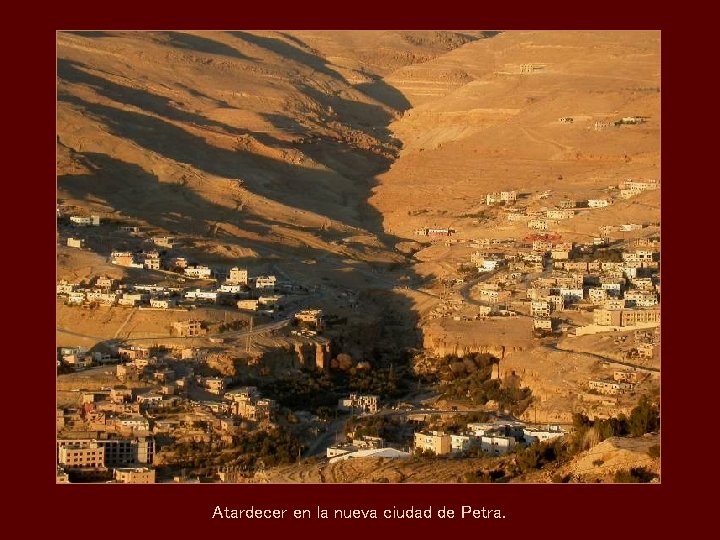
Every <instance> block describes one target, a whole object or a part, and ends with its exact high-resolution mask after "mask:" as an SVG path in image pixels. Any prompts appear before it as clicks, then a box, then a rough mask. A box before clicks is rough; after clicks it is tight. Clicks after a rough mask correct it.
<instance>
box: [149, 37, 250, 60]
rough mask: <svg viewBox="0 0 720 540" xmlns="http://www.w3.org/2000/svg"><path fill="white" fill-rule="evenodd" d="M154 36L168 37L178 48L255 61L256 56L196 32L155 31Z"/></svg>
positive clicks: (172, 44) (169, 42)
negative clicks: (253, 56) (247, 54)
mask: <svg viewBox="0 0 720 540" xmlns="http://www.w3.org/2000/svg"><path fill="white" fill-rule="evenodd" d="M152 34H153V35H154V36H157V37H164V38H167V40H168V41H167V43H168V44H169V45H171V46H173V47H175V48H178V49H188V50H191V51H195V52H199V53H203V54H219V55H222V56H227V57H230V58H237V59H238V60H250V61H253V62H254V61H255V59H254V58H251V57H249V56H246V55H244V54H242V53H241V52H240V51H238V50H237V49H234V48H233V47H230V46H229V45H226V44H225V43H222V42H220V41H215V40H214V39H210V38H206V37H203V36H198V35H196V34H188V33H186V32H153V33H152Z"/></svg>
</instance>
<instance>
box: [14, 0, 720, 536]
mask: <svg viewBox="0 0 720 540" xmlns="http://www.w3.org/2000/svg"><path fill="white" fill-rule="evenodd" d="M377 4H379V7H374V6H372V5H371V4H370V3H369V2H359V3H355V4H352V5H347V6H346V5H340V4H338V3H334V2H333V3H331V2H322V3H320V2H314V3H312V5H309V4H307V3H294V4H292V5H290V6H287V7H282V6H280V5H273V6H271V7H264V6H265V5H263V4H257V3H256V4H255V7H254V8H253V7H252V6H251V5H249V3H245V2H243V3H239V2H238V3H234V4H233V7H223V6H220V5H215V4H204V5H197V6H194V7H191V6H187V5H182V4H178V3H175V4H173V5H172V6H171V7H170V6H168V7H166V6H161V5H159V4H156V3H151V2H142V3H133V2H125V3H122V4H112V5H105V6H103V5H102V4H98V3H97V2H86V1H84V2H74V3H72V4H65V5H63V6H62V7H57V8H51V9H55V10H56V12H54V13H44V14H43V17H42V19H38V20H35V19H32V20H31V23H30V22H29V23H28V24H32V28H27V29H20V30H15V31H14V34H15V35H14V36H12V38H11V39H12V41H9V42H6V49H5V52H6V55H5V61H6V62H7V63H6V66H5V70H4V72H5V75H6V76H7V78H6V80H5V83H4V86H6V88H8V89H10V90H11V92H12V93H13V94H14V95H13V96H11V98H10V99H9V100H8V101H6V103H5V105H6V111H7V112H9V113H10V114H9V118H8V119H7V120H6V123H5V126H4V127H5V133H6V134H10V135H11V136H12V137H14V138H15V140H14V143H13V144H12V152H10V153H8V154H6V155H5V160H6V162H10V165H11V170H10V171H7V170H6V171H4V172H5V173H6V175H7V176H5V179H4V180H5V182H4V186H5V189H6V190H7V191H6V193H7V194H8V195H6V197H7V198H6V201H12V203H11V204H6V205H5V213H6V216H7V214H10V215H9V216H7V218H6V219H7V221H6V227H8V229H7V230H8V231H12V234H15V235H20V236H21V237H20V238H18V239H17V246H13V245H12V242H11V246H10V247H11V249H10V250H8V251H7V252H6V253H7V254H8V255H10V254H13V255H14V257H8V258H7V260H8V263H9V264H11V265H14V264H17V265H18V267H21V268H23V269H27V270H26V271H25V270H24V271H23V279H22V282H23V283H25V284H36V285H37V284H41V285H40V286H37V287H36V290H37V292H35V293H33V294H32V295H30V296H25V295H23V294H22V293H21V291H18V292H17V294H15V295H12V294H11V298H10V300H9V301H11V302H13V304H14V305H15V306H18V307H17V308H15V307H13V309H12V311H8V313H12V314H13V318H14V319H15V320H16V321H17V322H16V323H14V324H13V323H12V322H11V323H9V325H10V326H9V328H10V329H11V330H12V331H11V332H10V333H9V334H7V335H6V340H7V341H6V344H8V345H10V347H9V348H8V349H6V360H11V359H12V364H14V367H12V368H7V369H6V375H10V374H12V375H15V376H18V377H19V378H18V379H16V380H15V382H14V383H11V382H10V379H6V384H5V391H6V393H9V394H10V399H9V400H6V401H5V403H6V407H9V408H8V409H7V413H6V421H8V422H9V424H6V430H7V431H6V439H5V440H6V442H8V441H9V440H11V441H12V442H13V447H14V448H17V447H18V445H19V446H20V447H21V449H22V450H21V452H22V454H23V459H17V458H15V459H11V460H8V461H5V467H4V469H5V470H6V472H7V473H10V478H11V480H8V481H7V482H6V483H5V486H6V488H9V489H6V490H4V491H5V492H6V493H8V494H10V495H11V497H12V496H16V497H15V498H16V504H17V506H18V509H17V510H10V511H7V512H6V515H8V516H11V518H10V519H11V520H14V519H17V520H21V521H22V523H23V524H24V525H26V526H30V527H34V525H35V524H37V525H39V526H42V525H43V524H46V525H47V526H48V527H49V528H50V530H51V531H52V534H54V535H56V536H60V537H64V536H65V535H68V536H69V535H71V534H72V535H73V536H77V535H83V536H85V535H94V534H99V535H103V536H105V537H116V536H120V535H123V536H125V535H127V534H144V533H145V532H146V533H150V534H163V533H166V534H167V535H171V534H172V535H178V534H179V535H182V536H180V537H181V538H185V537H188V536H190V535H193V534H195V535H216V534H233V535H248V534H263V535H269V534H273V533H276V532H278V530H280V531H284V532H287V533H290V534H298V533H305V532H309V533H310V534H313V533H314V534H315V535H318V536H319V535H323V536H326V535H338V536H340V537H345V536H349V537H357V536H359V535H360V534H364V533H369V534H373V535H378V534H380V535H381V536H382V537H386V536H387V537H392V536H394V535H398V536H399V535H406V534H407V533H408V532H411V533H413V532H416V533H422V532H435V533H437V534H442V535H450V534H453V533H462V534H471V535H474V534H478V535H482V534H484V533H487V532H493V533H495V534H499V535H507V537H508V538H514V537H518V536H526V535H528V536H533V537H551V536H552V537H559V536H564V535H567V534H571V535H573V536H576V537H583V536H591V537H593V536H596V535H598V536H599V535H602V536H607V535H611V536H616V537H629V536H630V535H632V534H642V536H643V537H646V536H648V535H649V534H652V533H653V532H659V531H660V530H662V528H663V527H664V526H665V525H667V524H670V523H672V522H674V521H676V520H678V519H679V520H681V522H682V525H683V527H685V530H686V531H689V530H691V529H693V528H694V525H696V524H697V523H698V522H699V521H704V519H702V516H700V515H697V514H696V512H697V511H699V509H694V510H692V512H693V513H692V514H690V515H689V514H688V513H687V512H690V511H691V509H690V508H689V507H688V504H689V503H690V499H689V498H686V497H685V490H684V488H687V487H689V486H688V485H687V483H688V481H689V480H691V479H692V478H698V479H699V480H703V479H707V480H709V479H710V477H709V476H707V477H706V476H705V475H711V474H712V473H711V471H710V469H708V468H707V467H706V466H705V465H702V464H700V463H697V462H695V463H697V464H698V466H697V467H696V466H695V465H692V466H690V465H688V461H687V459H697V458H698V455H697V454H695V453H694V456H693V457H691V458H686V456H685V455H684V454H683V453H684V452H688V451H691V450H690V449H689V448H688V447H687V446H684V445H683V444H682V442H681V440H680V439H679V438H678V440H677V442H676V439H675V438H674V437H676V436H678V437H679V436H680V433H681V432H682V433H684V434H685V435H686V438H685V439H684V440H686V441H695V442H699V441H701V440H702V439H704V438H705V436H704V435H703V434H702V432H696V433H692V432H688V430H687V428H686V427H684V426H683V427H680V426H681V425H682V424H681V422H684V421H685V417H686V416H688V414H689V415H693V414H696V415H701V414H703V413H705V414H707V409H703V408H701V406H698V409H697V411H696V412H693V411H688V410H687V409H686V408H684V406H683V405H681V404H684V403H687V399H688V398H689V396H688V395H687V393H688V389H687V388H688V386H686V385H685V383H684V382H682V381H687V380H688V379H689V378H690V377H691V376H692V373H691V372H688V365H687V364H685V360H689V358H687V357H686V354H687V351H686V350H685V344H684V343H683V341H682V337H681V334H674V333H672V332H669V331H667V329H669V328H676V327H677V328H681V327H683V328H687V326H686V323H684V322H683V319H682V316H681V314H680V313H679V312H680V309H679V308H681V307H682V306H683V304H682V303H681V302H680V301H679V299H678V296H677V294H676V291H677V287H678V283H679V280H678V281H676V280H675V278H674V276H676V274H679V270H680V266H679V265H680V264H683V263H682V262H681V259H680V258H679V250H678V246H679V240H680V239H681V236H680V235H682V234H684V233H683V231H682V229H681V228H680V226H678V227H677V228H676V224H680V223H682V220H683V219H684V217H685V216H683V215H682V213H683V209H682V208H681V207H680V206H679V205H677V204H675V202H674V201H676V200H679V198H680V195H681V190H682V186H683V180H690V179H691V178H690V177H689V176H688V175H689V174H696V176H695V178H697V179H699V180H701V179H702V178H703V177H704V176H706V173H701V172H700V171H694V172H688V170H687V169H686V167H690V170H692V167H693V164H692V163H688V160H687V159H686V158H687V155H688V152H689V150H690V145H691V144H692V141H690V140H688V139H689V137H688V136H687V135H688V132H687V130H686V128H685V127H683V126H687V124H684V120H683V118H682V116H683V114H684V112H683V110H686V111H687V110H689V112H690V113H693V111H694V110H695V107H694V106H693V105H692V103H694V102H695V100H694V99H693V98H692V97H689V99H688V100H687V101H685V102H684V105H680V106H679V107H678V108H676V104H680V103H683V101H682V98H683V97H684V96H687V95H688V92H690V91H692V81H691V79H690V78H689V77H688V75H689V74H691V73H692V72H693V71H692V68H688V67H687V65H686V64H685V63H686V62H692V59H691V58H688V57H687V56H686V55H687V54H691V55H692V56H695V55H700V52H696V53H690V51H687V50H681V49H680V47H681V46H682V42H683V41H684V39H685V38H686V37H689V36H690V34H692V33H694V32H697V31H699V30H697V29H696V27H695V23H696V21H694V20H693V21H692V22H690V21H684V20H683V19H682V18H681V17H680V16H679V14H678V13H675V12H673V13H670V12H669V11H668V12H662V11H660V8H658V7H657V6H655V7H653V8H652V9H648V8H646V7H644V6H637V5H633V4H631V3H629V2H614V3H608V2H606V3H601V4H592V5H588V4H582V3H577V2H572V3H571V2H562V3H560V2H554V3H552V5H550V4H547V5H537V6H535V7H533V8H532V9H529V8H523V7H521V6H519V5H518V6H508V5H506V4H505V5H502V3H501V5H491V4H489V3H479V4H478V5H477V6H476V7H474V8H469V7H465V6H463V5H462V4H460V3H455V4H445V5H441V4H437V3H435V4H432V5H430V6H427V7H423V6H421V5H419V4H411V5H410V6H403V5H401V4H398V3H391V2H383V3H379V2H378V3H377ZM258 5H260V6H261V8H258V7H257V6H258ZM101 9H102V11H100V10H101ZM584 9H589V10H590V11H591V12H590V13H587V14H585V13H583V11H582V10H584ZM38 10H41V11H44V10H45V8H40V7H39V6H38ZM341 10H342V11H341ZM38 15H39V14H38ZM229 26H232V27H238V28H247V29H253V28H335V29H338V28H346V29H351V28H433V29H434V28H466V27H474V28H486V29H503V28H551V29H562V28H587V29H596V28H597V29H600V28H613V29H614V28H628V29H658V28H659V29H662V30H663V75H664V77H663V105H664V106H663V113H664V118H663V152H664V154H663V157H664V163H663V165H664V166H663V213H664V215H663V225H664V227H663V237H664V238H663V239H664V240H665V243H664V245H665V253H666V257H665V259H664V260H663V265H664V271H665V278H666V279H665V288H664V296H663V309H664V313H663V316H664V321H663V327H664V330H665V331H664V334H665V335H664V336H663V337H664V343H663V346H664V349H663V357H664V358H665V362H664V366H663V369H664V375H665V377H664V380H665V384H664V385H663V426H664V430H663V482H662V484H661V485H659V486H657V485H656V486H576V485H573V486H566V485H492V486H487V485H382V486H378V485H352V486H344V485H309V486H303V485H300V486H297V485H292V486H281V485H247V486H241V485H238V486H235V485H203V486H197V485H185V486H172V487H170V486H156V487H153V488H150V489H149V488H145V487H142V486H114V487H112V489H110V487H108V486H76V487H68V486H55V485H54V484H53V483H52V478H53V476H52V472H53V471H48V470H47V466H45V465H44V464H46V463H49V460H48V459H47V452H48V450H47V448H48V447H49V448H51V449H52V444H51V443H49V441H51V440H52V439H54V437H55V430H54V422H53V420H52V416H53V415H52V412H48V411H52V405H51V402H53V401H54V385H55V380H54V377H55V375H54V371H53V370H52V369H49V368H47V367H43V366H48V365H52V364H48V363H47V362H50V360H48V359H47V357H48V356H50V354H52V353H51V349H53V348H54V339H53V337H52V336H53V335H54V323H55V321H54V313H53V310H52V308H51V307H49V306H50V305H51V304H46V299H47V298H51V294H52V293H51V291H50V288H51V287H52V286H53V284H52V283H51V281H52V280H54V265H55V260H54V252H55V237H54V232H53V231H54V226H55V218H54V216H55V189H54V182H53V179H54V176H55V160H54V155H55V148H54V135H55V134H54V129H55V123H54V119H55V57H54V52H55V30H57V29H115V28H132V29H151V28H177V29H180V28H226V27H229ZM11 34H13V32H9V31H8V32H5V35H6V36H8V35H11ZM709 50H710V49H708V51H709ZM697 64H699V62H698V61H696V65H695V68H697V70H696V71H695V74H696V75H697V74H698V73H701V71H700V66H699V65H697ZM6 99H7V98H6ZM669 104H673V105H672V106H669ZM695 112H697V111H695ZM708 115H709V116H708V118H712V113H711V112H708ZM695 129H697V124H695V126H693V130H695ZM683 133H684V134H685V136H682V134H683ZM696 133H697V132H696V131H693V136H695V134H696ZM700 137H701V136H700ZM683 143H684V144H683ZM693 155H697V154H696V153H695V152H693ZM694 167H695V169H697V168H698V165H697V164H696V165H694ZM708 174H709V172H708ZM16 189H17V194H15V193H16V191H15V190H16ZM11 192H12V193H13V194H12V195H10V193H11ZM676 192H677V193H676ZM687 208H688V210H689V207H687ZM691 223H692V221H691ZM29 229H32V230H33V232H32V233H28V232H27V231H28V230H29ZM31 246H32V248H34V250H32V251H29V249H28V248H29V247H31ZM13 247H15V248H16V249H14V250H13V249H12V248H13ZM32 248H31V249H32ZM27 253H29V255H26V256H24V257H17V255H19V254H27ZM10 261H12V263H10ZM33 269H36V270H33ZM676 271H677V272H676ZM14 278H15V279H17V276H14ZM671 278H672V279H671ZM676 305H677V307H678V309H677V310H676V309H674V308H675V306H676ZM44 306H48V307H47V308H46V307H44ZM29 321H33V322H29ZM16 335H17V337H15V336H16ZM18 338H19V339H20V340H21V341H19V342H16V341H15V340H16V339H18ZM693 339H697V335H694V336H693ZM25 347H28V348H29V350H30V351H31V352H30V353H29V354H25V353H24V350H23V349H24V348H25ZM709 353H710V356H713V354H712V353H711V352H710V351H709ZM697 359H698V358H697V357H696V360H697ZM708 360H709V358H708ZM18 363H22V364H24V365H23V367H22V368H19V367H18ZM26 365H27V368H26V367H25V366H26ZM36 366H37V367H36ZM695 375H697V372H695ZM21 376H22V378H20V377H21ZM33 377H36V378H37V379H35V380H33V379H32V378H33ZM21 381H22V382H21ZM8 403H10V404H12V405H8ZM44 418H48V419H49V420H43V419H44ZM16 419H17V420H16ZM15 424H23V425H24V426H26V427H25V429H26V430H27V431H26V432H25V433H24V437H26V438H25V439H23V440H22V441H20V440H19V438H16V437H14V434H13V435H10V434H11V433H12V431H13V429H14V425H15ZM706 433H707V434H710V433H712V429H709V430H708V431H707V432H706ZM48 445H49V446H48ZM710 445H711V443H710V442H709V441H708V442H707V443H702V444H697V445H696V449H697V450H696V451H700V450H702V449H704V450H705V451H708V452H710V453H711V454H712V453H714V449H713V448H712V447H711V446H710ZM50 451H52V450H50ZM12 482H15V484H13V483H12ZM20 488H21V489H22V495H20V493H21V492H20V491H19V489H20ZM26 494H32V495H26ZM216 504H219V505H222V506H225V505H228V506H232V507H238V508H243V507H246V506H249V505H250V504H255V505H256V506H272V507H278V508H310V509H314V508H315V507H316V506H318V505H319V506H323V507H335V508H338V507H339V508H350V507H360V508H377V509H381V508H392V507H393V506H398V507H410V506H411V505H412V506H414V507H416V508H418V507H422V508H424V507H427V506H429V505H432V507H433V508H435V509H437V508H439V507H441V506H447V507H454V508H456V509H457V508H459V507H460V506H461V505H463V504H471V505H475V506H483V505H485V506H486V507H500V508H502V509H503V513H504V514H505V515H506V516H507V518H506V519H504V520H496V521H490V520H460V519H453V520H437V519H433V520H431V521H427V520H416V521H411V520H407V521H383V520H378V521H369V520H365V521H361V520H355V521H347V522H342V521H337V520H323V521H318V520H314V519H313V520H309V521H306V522H304V523H303V522H301V521H299V520H283V521H269V520H256V521H251V522H248V521H246V520H242V521H235V520H222V521H221V520H217V519H216V520H211V519H210V516H211V515H212V509H213V508H214V506H215V505H216ZM705 519H707V517H705Z"/></svg>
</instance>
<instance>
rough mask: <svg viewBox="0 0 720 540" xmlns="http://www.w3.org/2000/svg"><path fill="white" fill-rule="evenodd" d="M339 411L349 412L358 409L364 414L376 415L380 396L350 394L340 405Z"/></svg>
mask: <svg viewBox="0 0 720 540" xmlns="http://www.w3.org/2000/svg"><path fill="white" fill-rule="evenodd" d="M338 409H340V410H341V411H348V410H354V409H358V410H360V411H362V412H367V413H376V412H377V410H378V396H376V395H372V394H350V396H349V397H347V398H343V399H341V400H340V401H339V403H338Z"/></svg>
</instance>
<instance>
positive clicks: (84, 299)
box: [56, 268, 319, 324]
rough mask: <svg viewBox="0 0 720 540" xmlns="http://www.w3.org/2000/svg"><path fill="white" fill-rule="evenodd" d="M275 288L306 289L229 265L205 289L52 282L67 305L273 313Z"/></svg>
mask: <svg viewBox="0 0 720 540" xmlns="http://www.w3.org/2000/svg"><path fill="white" fill-rule="evenodd" d="M208 270H210V269H208ZM278 290H281V291H283V292H288V293H297V292H303V291H305V292H307V290H306V289H303V288H302V287H299V286H296V285H293V284H288V283H279V282H278V280H277V278H276V277H275V276H273V275H260V276H256V277H249V276H248V271H247V270H246V269H241V268H232V269H231V270H230V271H229V274H228V277H227V278H226V279H224V280H223V281H220V282H219V284H216V285H214V286H211V287H206V288H199V287H192V286H190V287H170V286H165V285H147V284H123V283H119V282H118V281H117V280H115V279H112V278H109V277H106V276H99V277H96V278H94V279H91V280H90V281H89V282H83V283H69V282H68V281H66V280H61V281H59V282H58V283H57V285H56V294H57V295H58V296H59V297H62V298H64V299H65V303H66V304H68V305H76V306H80V305H92V304H97V305H105V306H114V305H119V306H126V307H140V308H142V309H173V308H178V307H182V306H193V305H195V304H197V303H209V304H224V305H235V306H236V307H237V308H238V309H239V310H241V311H248V312H258V313H259V314H264V315H273V314H274V313H276V312H277V310H278V309H281V308H282V307H283V305H284V296H283V295H280V294H275V293H276V291H278ZM317 323H319V321H316V324H317Z"/></svg>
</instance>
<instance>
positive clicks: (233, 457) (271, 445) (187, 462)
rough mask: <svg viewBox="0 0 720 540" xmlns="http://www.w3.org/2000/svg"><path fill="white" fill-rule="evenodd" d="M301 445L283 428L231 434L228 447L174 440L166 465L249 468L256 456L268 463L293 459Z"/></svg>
mask: <svg viewBox="0 0 720 540" xmlns="http://www.w3.org/2000/svg"><path fill="white" fill-rule="evenodd" d="M302 449H303V447H302V444H301V443H300V442H299V441H298V440H297V439H295V438H294V437H293V436H292V435H290V434H289V433H288V432H286V431H280V430H276V431H254V432H250V433H243V434H242V435H240V436H238V437H235V438H234V440H233V446H232V448H222V447H221V445H217V444H214V443H211V442H189V443H176V444H174V445H173V446H171V447H170V448H169V450H171V451H173V452H174V456H175V457H174V459H172V460H170V461H169V462H168V465H171V466H176V467H189V468H193V469H195V470H196V471H198V472H200V473H201V474H202V473H205V474H208V473H211V472H213V471H214V470H215V469H217V468H218V467H221V466H225V465H233V466H240V467H242V468H245V469H252V468H253V467H256V466H257V465H258V463H259V462H260V460H262V463H263V464H264V465H265V466H267V467H272V466H275V465H282V464H286V463H294V462H295V461H296V460H297V459H298V457H299V456H300V453H301V452H302Z"/></svg>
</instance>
